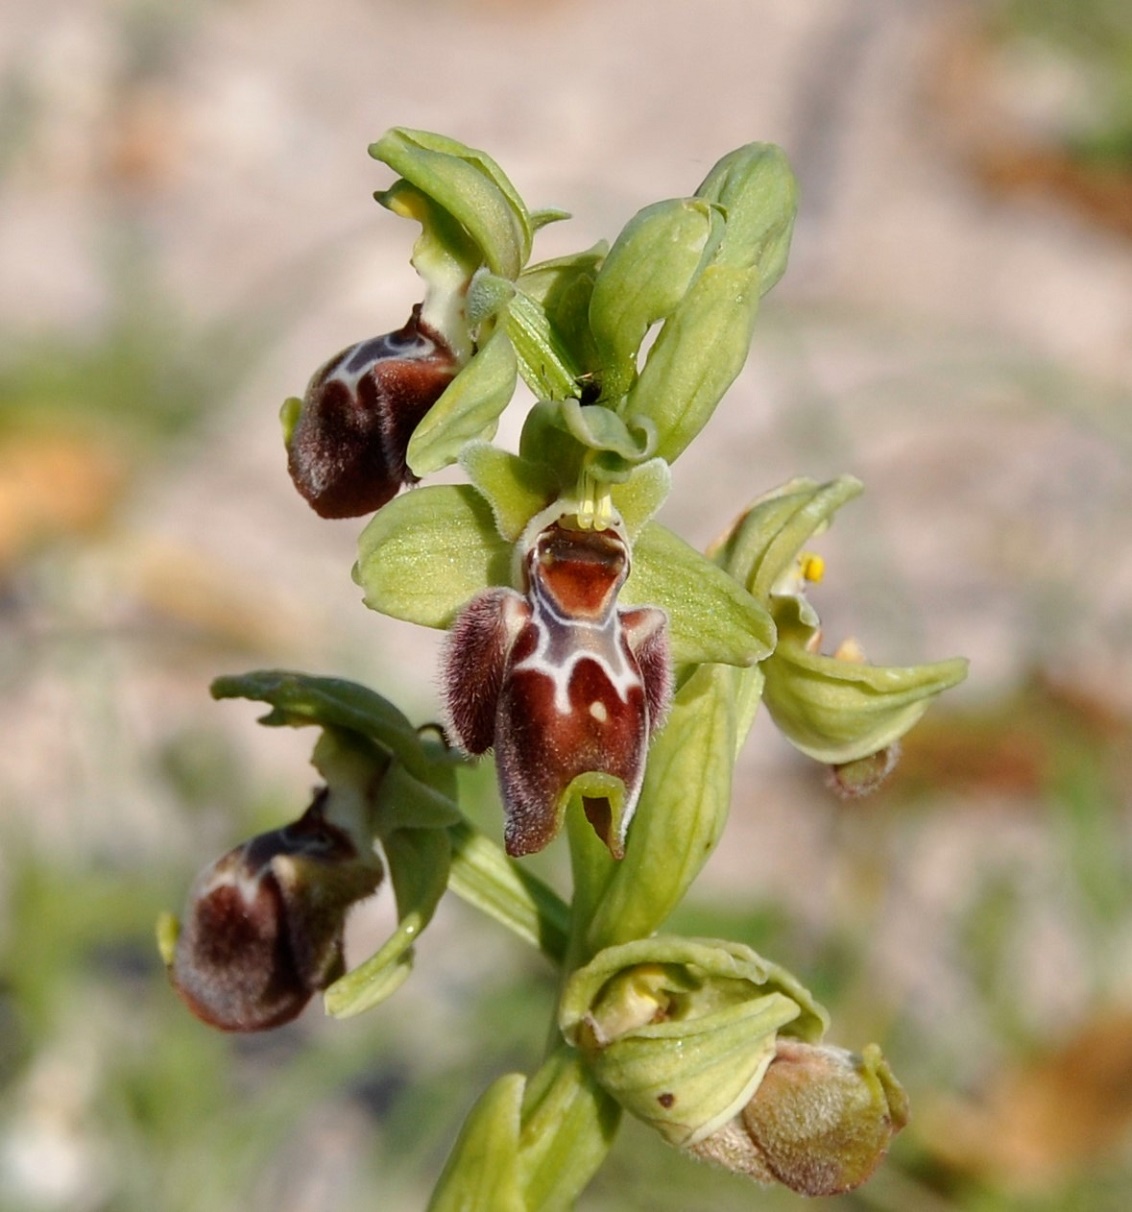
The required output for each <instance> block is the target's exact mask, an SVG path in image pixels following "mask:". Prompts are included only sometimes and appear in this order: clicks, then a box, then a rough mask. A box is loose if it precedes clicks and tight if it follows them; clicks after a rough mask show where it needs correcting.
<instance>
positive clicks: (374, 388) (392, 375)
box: [287, 305, 460, 518]
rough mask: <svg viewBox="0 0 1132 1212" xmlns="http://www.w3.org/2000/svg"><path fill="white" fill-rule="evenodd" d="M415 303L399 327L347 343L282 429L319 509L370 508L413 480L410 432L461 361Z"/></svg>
mask: <svg viewBox="0 0 1132 1212" xmlns="http://www.w3.org/2000/svg"><path fill="white" fill-rule="evenodd" d="M420 311H421V309H420V306H419V305H418V306H417V307H414V308H413V314H412V315H411V316H410V317H409V322H408V323H407V324H406V325H405V327H404V328H402V329H399V330H398V331H397V332H391V333H386V334H385V335H384V336H381V337H373V338H371V339H370V340H368V341H360V342H359V343H358V344H357V345H351V346H350V348H349V349H344V350H343V351H342V352H341V353H340V354H337V355H336V356H335V357H333V358H331V359H330V361H329V362H327V363H326V364H325V365H324V366H323V367H322V368H321V369H320V370H318V371H316V372H315V375H314V377H313V378H312V379H311V381H310V385H309V386H308V387H307V391H306V395H305V396H304V397H303V401H302V404H301V407H299V409H298V413H297V416H296V417H295V419H294V422H293V425H292V426H291V429H290V433H289V434H288V435H287V467H288V470H289V471H290V473H291V479H292V480H294V482H295V487H296V488H297V489H298V490H299V492H300V493H301V494H302V495H303V497H304V498H305V499H306V500H307V501H308V502H309V504H310V505H311V507H312V508H313V509H314V511H315V512H316V513H317V514H319V515H320V516H321V517H324V518H355V517H359V516H361V515H362V514H366V513H373V512H374V510H376V509H380V508H381V506H382V505H384V504H386V502H388V501H390V500H392V499H393V497H394V496H396V494H397V491H398V490H399V489H400V488H401V486H402V485H405V484H412V483H415V481H416V476H414V475H413V473H412V472H411V471H410V470H409V468H408V466H407V465H406V463H405V452H406V451H407V450H408V447H409V439H410V438H412V436H413V431H414V430H415V429H416V427H417V426H418V425H419V424H420V423H421V421H422V420H423V418H424V415H425V413H427V412H428V410H429V409H430V408H431V407H432V406H433V404H435V403H436V401H437V400H438V399H439V398H440V396H441V394H442V393H443V391H444V389H445V388H446V387H447V386H448V384H449V383H450V382H451V381H452V378H453V376H454V375H455V374H456V372H457V371H458V370H459V369H460V364H459V361H458V359H457V357H456V355H455V354H454V353H453V352H452V349H451V348H450V346H449V345H448V343H447V342H446V341H445V340H444V338H443V337H442V336H441V335H440V334H439V333H438V332H437V331H436V330H435V329H433V328H430V327H429V326H428V325H427V324H425V323H424V322H423V321H422V320H421V318H420Z"/></svg>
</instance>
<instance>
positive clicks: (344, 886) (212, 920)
mask: <svg viewBox="0 0 1132 1212" xmlns="http://www.w3.org/2000/svg"><path fill="white" fill-rule="evenodd" d="M331 794H332V792H330V791H328V790H326V789H323V790H322V791H320V792H319V793H318V795H316V797H315V799H314V802H313V803H312V804H311V806H310V807H309V808H308V809H307V811H306V812H305V813H304V814H303V815H302V816H301V817H300V818H299V819H298V820H297V821H295V822H294V823H293V824H290V825H287V826H286V827H285V828H283V829H275V830H272V831H271V832H270V833H262V834H260V835H259V836H257V837H254V838H252V839H251V840H250V841H248V842H245V843H244V844H243V845H242V846H237V847H236V848H235V849H234V850H230V851H229V852H228V853H227V854H226V855H224V856H223V857H222V858H220V859H218V860H217V861H216V862H215V863H213V864H212V865H211V866H209V867H206V868H205V869H204V870H203V871H202V872H201V873H200V875H198V876H197V879H196V881H195V883H194V884H193V887H192V890H191V891H190V893H189V899H188V905H187V908H186V911H185V914H184V921H183V925H182V928H181V931H180V934H179V936H178V937H177V940H176V943H175V945H174V948H173V952H172V957H171V963H170V970H169V971H170V979H171V980H172V982H173V985H174V987H175V988H176V989H177V992H178V993H180V995H181V997H182V998H183V999H184V1001H185V1003H186V1004H187V1005H188V1007H189V1009H190V1010H191V1011H192V1012H193V1013H194V1014H195V1015H196V1016H197V1017H198V1018H200V1019H202V1020H203V1021H204V1022H206V1023H208V1024H209V1025H211V1026H213V1027H219V1028H220V1029H221V1030H223V1031H264V1030H267V1029H268V1028H271V1027H278V1026H281V1025H282V1024H283V1023H286V1022H289V1021H290V1020H291V1019H293V1018H295V1017H296V1016H297V1015H298V1014H299V1013H300V1012H301V1011H302V1009H303V1008H304V1007H305V1006H306V1004H307V1002H308V1001H310V999H311V997H312V996H313V995H314V993H315V992H316V991H317V990H320V989H324V988H326V986H327V985H329V984H330V983H331V982H332V981H333V980H335V979H336V978H337V977H338V976H340V975H341V973H342V972H343V970H344V967H345V964H344V960H343V952H342V931H343V926H344V924H345V919H346V913H347V911H348V910H349V908H350V907H351V906H352V905H353V904H354V903H355V902H356V901H359V900H362V899H363V898H364V897H367V896H369V895H370V893H372V892H373V891H374V890H375V889H376V888H377V886H378V884H379V883H380V881H381V877H382V869H381V865H380V862H379V861H378V859H377V856H376V855H375V854H373V853H372V852H370V853H366V854H360V853H359V851H358V848H357V846H356V845H355V843H354V841H353V839H352V838H351V837H350V835H349V834H348V833H347V832H346V831H345V830H344V829H342V828H340V827H339V826H338V825H336V824H332V823H331V822H330V821H329V820H328V819H327V817H326V814H325V811H324V808H325V805H326V801H327V799H328V798H329V796H330V795H331Z"/></svg>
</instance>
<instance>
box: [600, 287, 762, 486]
mask: <svg viewBox="0 0 1132 1212" xmlns="http://www.w3.org/2000/svg"><path fill="white" fill-rule="evenodd" d="M757 286H758V275H757V274H756V273H755V271H753V270H749V269H742V268H735V267H733V266H730V265H715V264H713V265H709V266H707V268H705V269H704V270H703V271H702V273H700V275H699V276H698V277H697V278H696V280H695V282H694V283H693V284H692V286H691V287H690V289H689V290H688V293H687V294H686V295H685V296H684V298H683V299H682V300H681V302H680V305H679V306H678V307H677V308H676V310H675V311H674V312H673V313H672V315H670V316H669V317H668V319H667V320H665V322H664V325H663V326H662V328H661V330H660V332H659V334H658V335H657V338H656V340H655V341H654V342H653V345H652V348H651V349H650V350H649V352H648V356H647V358H646V359H645V364H644V367H643V368H642V370H641V373H640V375H639V376H638V377H637V379H636V382H634V383H633V385H632V387H630V388H629V393H628V396H627V398H626V401H625V405H624V410H625V411H626V412H627V413H633V414H636V415H638V416H647V417H650V418H651V419H652V422H653V424H654V425H655V426H656V431H657V445H656V450H655V453H656V454H658V455H660V456H661V457H663V458H665V459H667V460H668V461H669V462H670V463H671V462H673V461H674V460H675V459H676V458H677V456H679V455H680V454H681V453H682V452H683V451H684V450H685V449H686V448H687V446H688V445H689V443H690V442H691V441H692V439H693V438H695V436H696V435H697V434H698V433H699V432H700V430H701V429H703V427H704V426H705V425H706V424H707V422H708V421H709V420H710V419H711V416H712V413H713V412H714V411H715V409H716V406H717V405H718V404H719V402H720V400H721V399H722V398H723V396H724V394H725V393H726V391H727V389H728V388H729V387H730V386H731V384H732V383H733V382H734V381H735V378H736V377H737V376H738V374H739V372H740V371H741V370H742V369H743V364H744V363H745V362H746V360H747V353H748V351H749V349H750V345H751V335H752V332H753V331H754V323H755V315H756V313H757V311H758V303H759V293H758V289H757Z"/></svg>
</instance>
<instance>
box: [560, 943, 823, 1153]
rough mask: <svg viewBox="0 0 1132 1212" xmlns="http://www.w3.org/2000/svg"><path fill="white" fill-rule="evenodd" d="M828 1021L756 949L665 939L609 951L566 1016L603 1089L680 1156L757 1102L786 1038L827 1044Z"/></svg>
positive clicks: (566, 1004)
mask: <svg viewBox="0 0 1132 1212" xmlns="http://www.w3.org/2000/svg"><path fill="white" fill-rule="evenodd" d="M825 1024H826V1018H825V1012H824V1011H823V1010H822V1009H821V1008H820V1007H819V1006H818V1005H817V1004H816V1003H815V1002H814V1001H813V999H812V998H811V997H810V995H809V993H808V992H807V991H806V990H805V989H804V988H803V987H802V985H801V984H800V983H799V982H798V981H797V980H795V979H794V977H792V976H791V975H790V973H788V972H786V971H785V970H783V969H782V968H779V967H778V966H777V965H775V964H771V963H769V962H767V961H766V960H764V959H762V958H761V957H760V956H758V955H756V954H755V953H754V952H753V951H752V950H751V949H750V948H748V947H744V946H742V945H741V944H739V943H731V942H723V941H718V940H714V939H685V938H678V937H665V936H654V937H653V938H649V939H641V940H638V941H636V942H631V943H624V944H621V945H618V946H614V947H607V948H606V949H605V950H604V951H600V952H599V953H598V954H597V956H596V957H595V958H594V959H593V960H591V961H590V963H589V964H587V965H586V966H585V967H584V968H580V969H579V970H578V971H577V972H576V973H574V975H573V976H572V977H571V978H570V981H569V982H568V984H567V986H566V988H565V990H564V992H563V997H562V1003H561V1008H560V1013H559V1026H560V1027H561V1029H562V1033H563V1035H564V1036H565V1038H566V1040H567V1042H569V1043H571V1044H573V1045H574V1047H576V1048H578V1049H579V1050H580V1051H581V1052H582V1054H583V1055H584V1056H585V1058H586V1061H587V1063H588V1066H589V1069H590V1072H591V1073H592V1074H593V1076H594V1078H595V1079H596V1081H597V1082H598V1084H599V1085H601V1086H602V1088H603V1089H605V1090H606V1091H607V1092H608V1093H609V1094H611V1095H612V1096H613V1097H614V1098H615V1099H616V1100H617V1101H618V1102H619V1103H620V1104H621V1105H622V1106H623V1107H624V1108H625V1110H626V1111H629V1112H631V1113H632V1114H633V1115H635V1116H637V1118H639V1119H642V1120H644V1122H645V1123H647V1124H649V1125H651V1126H652V1127H654V1128H655V1129H656V1130H657V1131H658V1132H660V1134H661V1135H662V1136H663V1137H664V1139H665V1140H666V1141H667V1142H668V1143H669V1144H671V1145H676V1146H677V1147H680V1148H689V1147H692V1146H694V1145H695V1144H697V1143H698V1142H699V1141H701V1140H703V1139H705V1138H706V1137H708V1136H710V1135H711V1134H712V1133H713V1132H715V1131H716V1130H717V1129H719V1128H720V1127H721V1126H722V1125H724V1124H726V1123H727V1122H728V1121H730V1120H731V1119H732V1118H733V1117H734V1116H736V1115H738V1114H739V1113H740V1112H741V1111H742V1109H743V1107H745V1106H746V1105H747V1103H748V1102H750V1100H751V1098H752V1097H753V1096H754V1094H755V1091H756V1090H757V1089H758V1087H759V1083H760V1082H761V1081H762V1080H763V1076H764V1074H765V1073H766V1071H767V1068H768V1066H769V1065H770V1064H771V1062H772V1060H773V1059H774V1056H775V1049H776V1040H778V1039H779V1038H780V1034H779V1033H780V1032H782V1031H788V1032H790V1033H791V1034H793V1035H795V1036H800V1037H802V1038H806V1039H812V1040H817V1039H819V1038H820V1037H821V1034H822V1031H823V1030H824V1028H825Z"/></svg>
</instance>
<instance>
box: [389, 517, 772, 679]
mask: <svg viewBox="0 0 1132 1212" xmlns="http://www.w3.org/2000/svg"><path fill="white" fill-rule="evenodd" d="M378 517H379V518H380V517H381V514H378ZM621 597H622V601H623V603H624V604H625V605H632V604H636V605H640V606H660V607H662V608H663V609H664V610H666V611H667V612H668V638H669V648H670V651H671V654H672V661H673V664H674V665H677V666H680V665H693V664H700V663H702V662H705V661H706V662H715V661H718V662H722V663H723V664H726V665H753V664H755V663H756V662H757V661H761V660H763V659H764V658H765V657H766V656H767V655H768V654H769V653H770V652H772V651H773V649H774V640H775V631H774V622H773V620H772V619H771V617H770V615H769V614H768V613H767V610H766V608H765V607H764V606H762V605H761V604H760V603H759V602H756V601H755V599H754V598H752V597H751V595H750V594H749V593H747V591H746V590H745V589H744V588H743V587H742V586H741V585H739V584H738V583H737V582H736V581H735V580H734V579H733V578H732V577H729V576H728V575H727V573H725V572H724V571H723V569H721V568H720V567H719V566H718V565H716V564H713V563H712V562H711V561H710V560H708V559H707V558H706V557H704V556H702V555H701V554H700V553H699V552H698V551H696V550H695V548H693V547H690V546H689V545H688V544H687V543H685V542H684V540H683V539H679V538H677V537H676V535H674V534H673V533H672V532H671V531H670V530H666V529H665V528H664V527H663V526H660V525H658V524H657V523H656V522H650V523H649V524H648V525H647V526H646V527H645V528H644V530H642V531H641V533H640V535H639V536H638V537H637V541H636V542H635V543H634V545H633V568H632V572H631V573H630V576H629V579H628V581H626V583H625V588H624V590H623V591H622V595H621Z"/></svg>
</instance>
